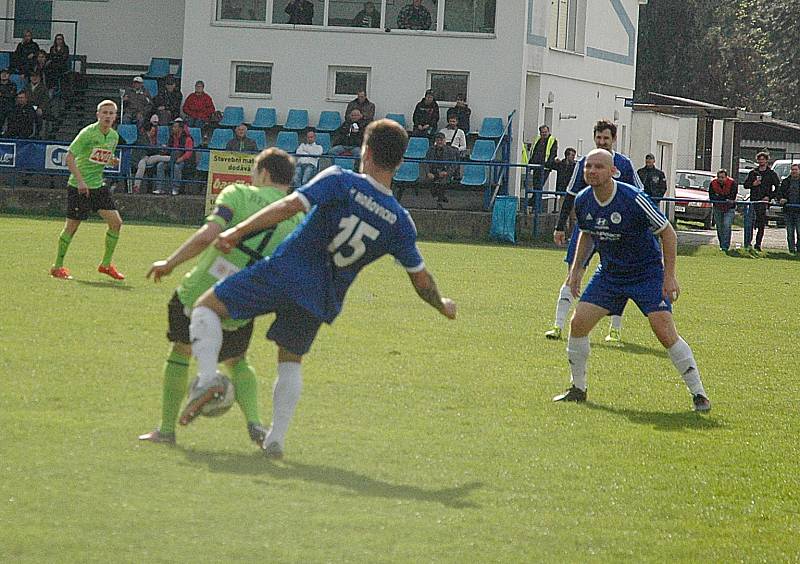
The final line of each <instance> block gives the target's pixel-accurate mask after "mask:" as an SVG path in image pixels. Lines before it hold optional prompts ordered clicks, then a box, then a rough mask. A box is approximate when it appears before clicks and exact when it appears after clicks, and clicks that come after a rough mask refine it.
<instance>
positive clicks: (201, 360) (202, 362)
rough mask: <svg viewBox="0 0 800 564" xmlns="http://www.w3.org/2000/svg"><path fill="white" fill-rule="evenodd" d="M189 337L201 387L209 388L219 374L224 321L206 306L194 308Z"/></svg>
mask: <svg viewBox="0 0 800 564" xmlns="http://www.w3.org/2000/svg"><path fill="white" fill-rule="evenodd" d="M189 336H190V338H191V341H192V354H193V355H194V356H195V358H196V359H197V375H198V378H199V379H200V382H199V385H200V386H201V387H205V386H208V385H209V384H210V383H211V380H212V379H213V378H214V376H216V374H217V363H218V362H219V351H220V349H221V348H222V321H220V318H219V315H217V312H215V311H214V310H213V309H211V308H208V307H205V306H200V307H196V308H194V309H193V310H192V320H191V323H190V324H189Z"/></svg>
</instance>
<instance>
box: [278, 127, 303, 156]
mask: <svg viewBox="0 0 800 564" xmlns="http://www.w3.org/2000/svg"><path fill="white" fill-rule="evenodd" d="M298 144H299V142H298V139H297V133H296V132H294V131H281V132H280V133H278V138H277V139H276V140H275V146H276V147H278V148H279V149H283V150H284V151H286V152H287V153H294V152H295V151H296V150H297V145H298Z"/></svg>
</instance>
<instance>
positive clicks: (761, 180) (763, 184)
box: [744, 151, 781, 251]
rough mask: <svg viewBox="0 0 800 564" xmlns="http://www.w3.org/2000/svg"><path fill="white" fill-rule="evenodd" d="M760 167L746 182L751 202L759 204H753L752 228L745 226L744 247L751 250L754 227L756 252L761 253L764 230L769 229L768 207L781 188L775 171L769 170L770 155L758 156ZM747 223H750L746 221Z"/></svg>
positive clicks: (763, 153) (761, 153) (752, 171)
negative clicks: (777, 190) (776, 191)
mask: <svg viewBox="0 0 800 564" xmlns="http://www.w3.org/2000/svg"><path fill="white" fill-rule="evenodd" d="M756 162H757V163H758V167H756V168H754V169H753V170H751V171H750V173H749V174H748V175H747V179H746V180H745V181H744V187H745V189H746V190H750V201H751V202H759V203H754V204H751V205H750V207H751V208H752V209H751V210H750V216H751V217H752V218H753V221H752V226H751V227H750V229H749V230H748V229H747V227H748V226H745V231H744V247H745V249H750V243H752V241H753V229H752V228H753V227H755V229H756V232H757V233H756V246H755V249H756V251H761V241H762V240H763V239H764V230H765V229H766V227H767V205H769V201H770V199H772V194H773V192H775V190H776V189H777V188H778V186H780V183H781V181H780V179H779V178H778V175H777V174H775V171H774V170H772V169H771V168H769V153H767V152H766V151H760V152H759V153H758V154H757V155H756ZM745 223H748V222H747V221H746V220H745Z"/></svg>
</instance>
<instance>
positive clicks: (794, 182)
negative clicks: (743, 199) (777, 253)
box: [775, 163, 800, 255]
mask: <svg viewBox="0 0 800 564" xmlns="http://www.w3.org/2000/svg"><path fill="white" fill-rule="evenodd" d="M775 198H776V199H777V200H778V203H779V204H780V205H782V206H783V219H784V221H785V222H786V243H787V245H788V247H789V252H790V253H792V254H793V255H794V254H797V251H798V244H800V164H798V163H792V169H791V172H790V173H789V176H787V177H786V178H784V179H783V181H782V182H781V185H780V187H779V188H778V191H777V192H776V193H775Z"/></svg>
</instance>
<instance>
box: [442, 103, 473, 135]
mask: <svg viewBox="0 0 800 564" xmlns="http://www.w3.org/2000/svg"><path fill="white" fill-rule="evenodd" d="M466 98H467V97H466V96H464V95H463V94H457V95H456V105H455V106H453V107H452V108H450V109H449V110H447V119H448V120H449V119H450V118H451V117H452V116H456V118H458V128H459V129H461V130H463V131H464V133H469V118H470V116H471V115H472V110H471V109H470V107H469V106H467V100H466Z"/></svg>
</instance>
